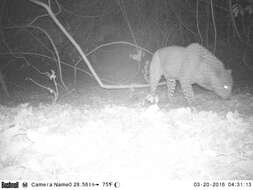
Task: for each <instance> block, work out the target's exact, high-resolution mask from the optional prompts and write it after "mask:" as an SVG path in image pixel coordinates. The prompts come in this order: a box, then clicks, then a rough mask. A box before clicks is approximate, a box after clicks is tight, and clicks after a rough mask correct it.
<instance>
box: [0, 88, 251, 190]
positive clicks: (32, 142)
mask: <svg viewBox="0 0 253 190" xmlns="http://www.w3.org/2000/svg"><path fill="white" fill-rule="evenodd" d="M99 89H100V88H94V91H88V92H89V93H86V94H85V95H83V96H82V95H81V94H84V93H83V92H82V91H79V94H77V93H73V94H72V95H70V96H69V97H65V98H62V100H60V101H59V103H56V104H37V105H35V104H30V103H27V104H20V105H19V106H14V107H4V106H2V107H1V108H0V122H1V128H0V149H1V154H0V179H13V180H17V179H33V180H45V179H77V178H83V177H86V178H90V179H92V180H94V179H98V178H103V179H108V178H109V179H110V180H114V181H121V184H122V185H123V186H124V184H125V185H126V184H128V185H129V184H132V185H133V186H131V187H132V189H135V186H134V185H138V183H139V185H140V187H144V186H143V185H144V183H146V182H147V181H148V179H152V180H157V181H159V182H162V183H164V182H165V184H166V181H167V180H193V179H199V180H225V179H227V180H228V179H230V180H233V179H252V178H253V172H252V171H253V128H252V126H253V125H252V123H253V117H252V110H253V105H252V103H251V102H252V100H253V97H252V96H251V95H250V94H243V95H242V94H234V95H233V97H232V98H231V99H230V100H227V101H224V100H221V99H219V98H218V97H216V96H215V95H212V94H209V93H206V92H205V91H204V93H203V91H202V90H201V89H197V93H196V94H197V95H196V98H197V99H198V100H199V104H198V105H197V106H196V107H195V108H189V107H187V104H186V103H185V102H184V99H183V96H182V95H180V92H178V93H176V97H175V99H174V100H172V101H171V102H170V103H168V101H166V98H165V95H164V94H163V91H164V90H163V89H162V88H161V89H160V90H158V93H161V92H162V93H161V94H160V97H161V102H160V104H158V105H150V106H148V105H145V106H143V105H142V104H141V102H142V101H141V100H142V96H143V97H144V94H145V93H143V90H137V91H129V90H124V91H113V92H112V91H108V90H101V89H100V90H99ZM86 92H87V91H86ZM93 92H94V93H93ZM95 92H96V94H95ZM98 92H100V93H98ZM101 92H103V93H104V94H103V96H100V95H98V94H102V93H101ZM120 97H121V98H122V97H125V100H124V101H123V100H122V99H120ZM71 99H72V101H70V100H71ZM67 100H68V101H67ZM124 102H125V103H124ZM176 102H178V103H176ZM137 179H138V180H137ZM141 181H142V182H141ZM135 183H136V184H135ZM136 187H137V186H136Z"/></svg>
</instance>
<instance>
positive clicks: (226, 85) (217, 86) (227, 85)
mask: <svg viewBox="0 0 253 190" xmlns="http://www.w3.org/2000/svg"><path fill="white" fill-rule="evenodd" d="M231 74H232V71H231V70H226V69H224V70H222V71H219V72H218V73H217V72H216V74H215V77H214V80H213V88H214V91H215V93H216V94H217V95H218V96H220V97H221V98H223V99H227V98H229V97H230V96H231V93H232V88H233V78H232V75H231Z"/></svg>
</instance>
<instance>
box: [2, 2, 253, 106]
mask: <svg viewBox="0 0 253 190" xmlns="http://www.w3.org/2000/svg"><path fill="white" fill-rule="evenodd" d="M42 2H44V3H47V1H42ZM51 7H52V10H53V12H54V13H55V14H56V17H57V18H58V19H59V21H60V22H61V23H62V25H63V26H64V27H65V28H66V30H67V31H68V32H69V34H70V35H71V36H73V38H74V39H75V40H76V42H77V43H78V44H79V45H80V46H81V48H82V50H83V51H84V53H88V52H89V51H91V50H92V49H94V48H96V47H97V46H99V45H101V44H104V43H108V42H114V41H128V42H131V43H133V44H138V45H139V46H141V47H143V48H146V49H148V50H150V51H151V52H154V51H155V50H157V49H158V48H161V47H164V46H170V45H182V46H185V45H188V44H189V43H192V42H199V43H201V44H202V45H203V46H205V47H207V48H208V49H210V50H211V51H212V52H213V53H214V54H215V55H216V56H217V57H218V58H219V59H220V60H222V62H223V63H224V64H225V66H226V68H230V69H232V74H233V78H234V81H235V83H234V90H233V93H234V94H236V93H242V92H244V91H247V92H250V91H251V90H252V74H253V66H252V58H253V54H252V52H253V0H212V1H210V0H72V1H70V0H58V1H51ZM0 23H1V24H0V70H1V71H2V73H3V75H4V77H5V81H6V84H7V86H8V89H9V92H10V95H11V98H6V97H4V95H2V98H1V101H2V102H1V103H6V102H7V101H8V102H9V101H15V102H16V103H18V102H26V101H32V99H36V101H48V100H49V99H50V97H51V94H49V92H48V91H47V90H45V89H42V88H40V87H38V86H37V85H35V84H33V83H32V82H31V81H29V80H27V78H32V79H33V80H35V81H37V82H39V83H40V84H43V85H45V86H47V87H50V88H52V89H53V88H54V85H53V83H52V81H50V80H49V79H48V78H47V77H46V76H45V75H43V74H41V73H40V72H49V71H50V70H55V71H56V72H58V69H57V64H56V61H55V54H54V52H53V48H52V45H51V44H50V42H49V39H48V37H47V36H46V35H45V34H44V33H43V32H41V30H39V29H38V28H40V29H43V30H44V31H46V32H47V34H48V35H49V36H50V37H51V39H52V40H53V43H54V44H55V45H56V47H57V50H58V52H59V55H60V58H61V61H62V68H63V79H64V81H65V82H66V84H67V86H68V88H69V89H68V90H67V91H68V92H69V91H71V89H76V90H79V91H80V90H81V91H82V92H81V93H86V94H87V93H89V92H90V91H91V90H94V89H95V90H94V92H97V93H107V91H108V90H107V91H106V92H105V91H99V90H100V87H99V86H98V84H97V83H96V81H95V80H94V78H92V77H90V76H89V75H87V74H86V73H84V72H81V71H78V73H77V78H76V80H74V71H73V68H71V67H70V66H67V65H72V66H74V65H75V64H77V62H78V61H79V60H80V55H79V54H78V52H77V51H76V49H75V48H74V46H73V45H72V44H71V43H70V42H69V40H68V39H67V38H66V37H65V35H64V34H63V33H62V31H61V30H60V29H59V28H58V27H57V26H56V25H55V23H54V22H53V21H52V19H51V18H50V17H49V16H48V14H47V12H46V11H45V9H43V8H42V7H40V6H38V5H36V4H34V3H32V2H31V1H29V0H1V1H0ZM36 27H37V28H36ZM135 51H136V48H134V47H132V46H129V45H126V44H120V43H119V44H117V45H111V46H106V47H104V48H100V49H99V50H97V51H95V52H94V53H93V54H91V55H89V56H88V59H89V60H90V61H91V63H92V65H93V66H94V68H95V70H96V72H97V73H98V75H99V76H100V77H101V78H103V79H104V81H107V82H105V83H110V84H130V83H144V82H145V80H144V79H143V72H142V71H143V67H144V62H145V61H146V60H150V58H151V56H152V55H149V54H145V56H144V58H143V60H142V61H141V62H140V63H137V62H136V61H135V60H132V59H130V58H129V54H131V53H134V52H135ZM78 67H79V68H81V69H84V70H86V71H89V70H88V68H87V66H86V65H85V63H84V62H83V61H81V62H80V64H79V65H78ZM39 71H40V72H39ZM57 74H58V73H57ZM57 76H58V75H57ZM75 81H76V82H75ZM57 82H58V84H59V92H60V95H59V97H60V98H61V97H63V96H65V95H66V94H68V93H67V92H66V90H64V88H63V87H62V85H61V83H60V81H59V78H57ZM145 90H146V91H147V89H145ZM146 91H145V92H146ZM121 92H125V91H124V90H122V91H121ZM1 94H3V93H1Z"/></svg>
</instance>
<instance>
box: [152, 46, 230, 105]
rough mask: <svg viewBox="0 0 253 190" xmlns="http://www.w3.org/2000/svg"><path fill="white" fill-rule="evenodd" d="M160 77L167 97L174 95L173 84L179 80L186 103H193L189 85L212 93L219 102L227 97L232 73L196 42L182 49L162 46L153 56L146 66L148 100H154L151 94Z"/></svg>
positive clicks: (181, 47)
mask: <svg viewBox="0 0 253 190" xmlns="http://www.w3.org/2000/svg"><path fill="white" fill-rule="evenodd" d="M162 76H164V78H165V80H166V84H167V89H168V97H169V98H170V97H172V96H173V94H174V91H175V87H176V81H179V83H180V86H181V89H182V91H183V94H184V97H185V99H186V101H187V102H188V103H189V104H192V103H193V102H194V92H193V87H192V85H193V84H197V85H199V86H201V87H203V88H204V89H206V90H209V91H212V92H213V93H215V94H216V95H218V96H219V97H221V98H222V99H228V98H229V97H231V93H232V87H233V78H232V70H230V69H226V68H225V66H224V64H223V62H222V61H221V60H220V59H218V58H217V57H216V56H215V55H214V54H213V53H212V52H211V51H209V50H208V49H207V48H205V47H204V46H202V45H200V44H199V43H196V42H195V43H191V44H189V45H188V46H186V47H184V46H168V47H164V48H161V49H158V50H157V51H156V52H155V53H154V55H153V57H152V60H151V63H150V67H149V85H150V94H149V100H150V97H153V98H151V101H154V100H156V101H157V100H158V99H157V96H156V95H155V91H156V88H157V86H158V84H159V82H160V80H161V78H162ZM155 97H156V98H155Z"/></svg>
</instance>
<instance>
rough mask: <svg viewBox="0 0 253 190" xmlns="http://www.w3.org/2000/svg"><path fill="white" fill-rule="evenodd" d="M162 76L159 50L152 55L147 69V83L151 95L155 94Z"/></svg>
mask: <svg viewBox="0 0 253 190" xmlns="http://www.w3.org/2000/svg"><path fill="white" fill-rule="evenodd" d="M162 74H163V72H162V65H161V61H160V58H159V50H158V51H156V52H155V54H154V55H153V57H152V61H151V63H150V68H149V83H150V90H151V94H152V95H154V94H155V91H156V88H157V85H158V83H159V81H160V79H161V77H162Z"/></svg>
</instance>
